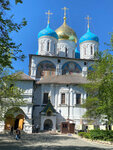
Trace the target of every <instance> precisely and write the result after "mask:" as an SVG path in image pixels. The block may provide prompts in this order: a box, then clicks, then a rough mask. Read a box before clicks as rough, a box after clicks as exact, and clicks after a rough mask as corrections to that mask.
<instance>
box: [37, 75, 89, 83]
mask: <svg viewBox="0 0 113 150" xmlns="http://www.w3.org/2000/svg"><path fill="white" fill-rule="evenodd" d="M86 83H89V81H88V80H87V78H86V77H82V75H81V74H76V75H70V74H69V75H56V76H49V77H45V78H42V79H41V80H40V81H37V82H36V84H86Z"/></svg>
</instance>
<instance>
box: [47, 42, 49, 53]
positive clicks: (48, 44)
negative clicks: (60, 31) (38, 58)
mask: <svg viewBox="0 0 113 150" xmlns="http://www.w3.org/2000/svg"><path fill="white" fill-rule="evenodd" d="M47 51H49V42H47Z"/></svg>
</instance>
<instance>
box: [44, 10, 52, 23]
mask: <svg viewBox="0 0 113 150" xmlns="http://www.w3.org/2000/svg"><path fill="white" fill-rule="evenodd" d="M45 14H46V15H48V24H49V23H50V15H52V14H53V13H51V12H50V10H48V12H46V13H45Z"/></svg>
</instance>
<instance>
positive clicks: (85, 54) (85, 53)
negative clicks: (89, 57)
mask: <svg viewBox="0 0 113 150" xmlns="http://www.w3.org/2000/svg"><path fill="white" fill-rule="evenodd" d="M84 55H86V47H84Z"/></svg>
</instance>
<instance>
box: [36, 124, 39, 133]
mask: <svg viewBox="0 0 113 150" xmlns="http://www.w3.org/2000/svg"><path fill="white" fill-rule="evenodd" d="M38 131H39V125H38V124H37V125H36V133H38Z"/></svg>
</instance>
